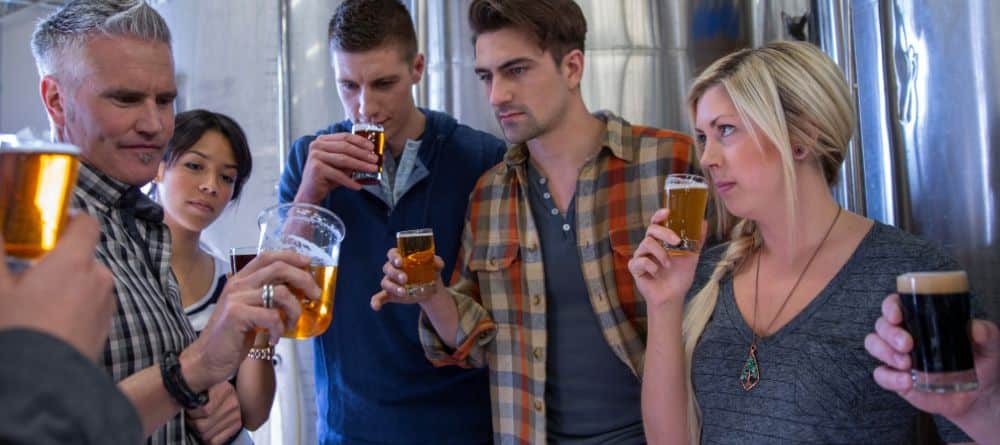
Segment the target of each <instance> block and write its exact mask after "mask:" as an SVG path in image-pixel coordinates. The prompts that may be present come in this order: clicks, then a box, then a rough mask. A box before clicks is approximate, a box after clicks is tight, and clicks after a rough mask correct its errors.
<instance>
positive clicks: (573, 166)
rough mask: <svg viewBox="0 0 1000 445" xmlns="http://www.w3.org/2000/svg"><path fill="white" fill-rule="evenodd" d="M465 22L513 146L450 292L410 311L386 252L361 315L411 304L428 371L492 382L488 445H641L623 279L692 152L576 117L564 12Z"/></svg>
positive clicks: (640, 313) (633, 313)
mask: <svg viewBox="0 0 1000 445" xmlns="http://www.w3.org/2000/svg"><path fill="white" fill-rule="evenodd" d="M469 21H470V25H471V27H472V30H473V32H474V34H475V37H474V39H475V45H476V72H477V73H478V74H479V77H480V78H481V80H482V81H483V84H484V86H485V87H486V90H487V92H488V93H489V99H490V103H491V105H492V106H493V109H494V112H495V113H496V116H497V120H498V121H499V123H500V126H501V128H502V129H503V132H504V135H505V136H506V138H507V139H508V140H509V141H510V142H512V143H514V144H516V145H514V146H513V147H511V148H510V149H509V151H508V152H507V155H506V157H505V160H504V162H502V163H501V164H499V165H498V166H496V167H494V168H493V169H492V170H490V171H488V172H487V173H486V174H484V175H483V176H482V178H480V180H479V182H478V184H477V185H476V188H475V189H474V191H473V192H472V195H471V198H470V205H469V212H468V217H467V218H466V225H465V231H464V234H463V240H462V254H461V255H460V256H459V258H460V260H461V263H460V264H461V267H460V268H459V269H458V270H459V273H460V276H458V277H457V282H456V283H455V284H454V285H453V286H452V287H451V288H450V289H446V288H444V286H443V285H439V286H438V290H437V291H436V292H432V295H421V296H417V297H409V296H407V294H406V292H405V291H404V289H403V288H402V285H403V284H405V283H406V276H405V274H403V272H402V270H401V262H400V257H399V255H398V253H397V252H396V251H395V249H394V250H391V251H389V255H388V257H389V261H388V262H387V263H386V265H385V267H384V271H385V273H386V277H385V279H384V280H383V282H382V288H383V291H382V292H380V293H379V294H376V295H375V296H374V297H373V298H372V306H373V308H375V309H379V308H380V307H381V306H382V305H383V304H384V303H386V302H398V303H419V304H420V305H421V309H422V312H421V321H420V328H421V332H420V334H421V341H422V343H423V345H424V349H425V351H426V353H427V356H428V358H429V359H430V360H431V361H432V362H434V363H435V364H437V365H441V366H443V365H458V366H465V367H471V366H489V369H490V384H491V395H492V405H493V427H494V441H495V442H496V443H503V444H508V443H510V444H515V443H517V444H520V443H546V442H555V443H560V442H564V443H565V442H572V443H616V444H641V443H645V437H644V435H643V427H642V415H641V411H640V386H641V383H640V379H641V376H642V368H643V353H644V349H645V337H646V306H645V300H644V299H643V298H642V296H641V295H639V294H638V293H637V292H636V290H635V287H634V283H633V281H632V277H631V276H630V275H629V273H628V271H627V268H626V266H627V263H628V260H629V257H630V255H631V254H632V252H633V250H634V249H635V247H636V246H637V244H638V243H639V242H640V241H641V240H642V238H643V236H644V231H645V229H644V228H645V226H646V224H647V222H648V221H649V219H650V218H651V217H652V214H653V213H654V212H655V211H656V209H658V208H660V207H662V197H661V196H662V195H661V193H662V191H661V190H662V187H663V183H664V179H665V178H666V175H668V174H670V173H683V172H689V171H691V170H692V169H693V168H694V166H693V165H692V164H693V162H694V158H693V145H692V142H691V139H690V138H689V137H687V136H685V135H682V134H679V133H675V132H671V131H666V130H657V129H652V128H645V127H639V126H633V125H631V124H629V123H628V122H626V121H624V120H623V119H621V118H619V117H617V116H615V115H613V114H610V113H597V114H591V113H590V112H589V111H588V110H587V108H586V105H585V104H584V102H583V98H582V96H581V93H580V81H581V78H582V76H583V69H584V55H583V44H584V38H585V35H586V28H587V24H586V20H585V19H584V16H583V13H582V11H581V10H580V8H579V6H578V5H576V4H575V3H574V2H573V1H571V0H474V1H473V2H472V5H471V6H470V11H469ZM439 264H440V261H439Z"/></svg>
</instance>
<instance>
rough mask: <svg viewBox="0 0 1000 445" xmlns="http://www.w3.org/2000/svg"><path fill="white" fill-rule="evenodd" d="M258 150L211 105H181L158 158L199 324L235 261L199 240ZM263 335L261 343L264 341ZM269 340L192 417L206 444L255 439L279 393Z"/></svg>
mask: <svg viewBox="0 0 1000 445" xmlns="http://www.w3.org/2000/svg"><path fill="white" fill-rule="evenodd" d="M251 169H252V157H251V154H250V147H249V145H248V144H247V140H246V136H245V135H244V133H243V130H242V129H241V128H240V126H239V125H238V124H237V123H236V122H235V121H233V120H232V119H231V118H229V117H228V116H226V115H223V114H220V113H214V112H211V111H206V110H191V111H186V112H183V113H180V114H178V115H177V117H176V120H175V130H174V136H173V138H171V140H170V143H169V144H168V146H167V151H166V152H165V153H164V155H163V160H162V161H161V162H160V168H159V172H158V173H157V176H156V180H155V181H154V187H153V189H152V192H151V193H152V194H153V197H154V199H156V200H157V201H158V202H159V203H160V204H161V205H163V210H164V223H166V225H167V226H168V227H170V234H171V249H172V252H171V257H170V266H171V268H172V269H173V271H174V275H176V276H177V283H178V285H179V286H180V294H181V300H182V303H183V305H184V311H185V313H186V314H187V316H188V319H189V320H190V321H191V325H192V326H193V327H194V329H195V331H198V332H200V331H201V330H202V329H203V328H204V327H205V325H206V323H207V322H208V319H209V318H210V317H211V315H212V311H213V309H214V308H215V305H216V303H217V301H218V299H219V295H220V294H221V293H222V289H223V288H224V287H225V285H226V279H227V274H228V273H229V263H228V261H226V260H225V259H223V258H220V257H219V256H217V255H213V254H212V253H211V252H212V249H211V248H209V247H208V246H207V245H206V244H204V243H202V242H201V232H202V231H203V230H205V228H207V227H208V226H209V225H211V224H212V223H213V222H215V220H216V219H218V217H219V215H221V214H222V211H223V210H225V209H226V207H227V206H228V205H229V203H230V202H233V201H235V200H236V199H237V198H239V196H240V192H241V191H242V190H243V186H244V185H245V184H246V181H247V179H249V177H250V171H251ZM266 341H267V340H266V337H259V338H258V342H257V343H255V344H266ZM271 351H272V350H271V348H270V347H261V348H257V347H255V348H253V349H251V352H250V356H249V358H247V359H245V360H244V361H243V364H242V365H241V366H240V368H239V371H238V372H239V374H238V375H239V379H238V380H234V381H233V382H234V384H233V385H228V386H227V385H220V386H222V388H221V389H219V392H218V394H219V396H218V397H216V394H210V395H209V396H210V397H209V403H208V405H206V406H205V407H204V408H203V409H199V410H197V411H188V412H187V419H188V420H189V421H190V422H191V423H192V424H193V426H194V428H195V429H197V430H198V432H199V433H200V434H201V437H202V439H203V440H204V442H205V443H208V444H216V443H222V444H250V443H252V441H251V440H250V437H249V434H247V433H246V431H245V430H243V429H242V427H243V426H245V427H246V428H249V429H257V428H258V427H260V425H262V424H263V423H264V422H265V421H266V420H267V417H268V414H269V413H270V409H271V403H272V402H273V400H274V387H275V383H274V368H273V367H272V365H271Z"/></svg>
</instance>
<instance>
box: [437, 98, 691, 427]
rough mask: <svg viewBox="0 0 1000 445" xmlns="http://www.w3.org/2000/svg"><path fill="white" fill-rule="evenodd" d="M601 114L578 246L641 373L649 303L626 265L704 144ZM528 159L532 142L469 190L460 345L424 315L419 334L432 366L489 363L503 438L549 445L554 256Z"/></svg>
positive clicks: (580, 195) (610, 338)
mask: <svg viewBox="0 0 1000 445" xmlns="http://www.w3.org/2000/svg"><path fill="white" fill-rule="evenodd" d="M597 116H598V117H599V118H600V119H602V120H603V121H605V122H606V124H607V128H606V131H605V132H604V134H603V147H602V149H601V150H600V151H599V153H598V154H597V155H596V156H594V157H593V158H591V159H590V160H588V161H587V162H586V163H585V164H584V166H583V167H582V168H581V170H580V175H579V179H578V180H577V188H576V194H575V196H576V221H577V226H578V227H577V231H578V232H577V233H578V237H577V238H578V239H577V243H578V249H579V254H580V260H581V263H582V264H581V266H582V267H583V276H584V279H585V280H586V286H587V289H588V294H589V295H588V296H589V299H590V302H591V305H592V306H593V310H594V314H595V315H596V316H597V320H599V322H600V324H601V328H602V331H603V334H604V339H605V340H606V341H607V342H608V345H609V346H610V347H611V350H612V351H614V353H615V355H616V356H618V358H619V359H621V361H622V362H624V363H625V364H626V365H628V366H629V368H630V369H632V371H633V372H634V373H635V374H636V376H637V377H639V378H641V376H642V367H643V355H644V353H645V339H646V305H645V300H644V299H643V297H642V296H641V295H639V293H638V291H637V290H636V289H635V283H634V282H633V280H632V276H631V275H630V274H629V272H628V269H627V263H628V261H629V259H630V258H631V257H632V253H633V252H634V250H635V248H636V247H637V246H638V244H639V242H640V241H641V240H642V239H643V237H644V236H645V231H646V225H647V223H648V221H649V219H650V218H651V217H652V215H653V213H654V212H655V211H656V210H657V209H659V208H661V207H662V206H663V184H664V180H665V179H666V175H667V174H669V173H684V172H690V171H692V170H693V169H694V168H695V166H694V146H693V144H692V141H691V138H690V137H688V136H686V135H683V134H680V133H676V132H672V131H667V130H658V129H653V128H645V127H638V126H632V125H630V124H629V123H628V122H626V121H624V120H623V119H621V118H619V117H617V116H614V115H612V114H610V113H607V112H602V113H598V114H597ZM527 160H528V149H527V147H526V146H525V145H524V144H519V145H515V146H513V147H511V148H510V149H509V151H508V152H507V155H506V157H505V160H504V162H502V163H500V164H498V165H497V166H496V167H494V168H493V169H491V170H490V171H488V172H486V173H485V174H484V175H483V177H482V178H480V180H479V182H478V184H477V185H476V188H475V189H474V190H473V192H472V195H471V197H470V202H469V212H468V216H467V218H466V223H465V230H464V233H463V235H462V251H461V253H460V254H459V261H460V267H459V268H458V269H457V276H456V282H455V283H454V284H453V285H452V287H451V293H452V296H453V298H454V300H455V303H456V305H457V307H458V312H459V332H458V333H457V338H456V339H455V340H456V344H458V345H459V346H458V348H457V349H455V350H451V349H450V348H448V347H447V346H446V345H445V344H444V343H443V342H442V341H441V338H440V337H439V336H438V333H437V332H435V331H434V328H433V326H432V325H431V323H430V322H429V321H428V319H427V317H426V316H425V314H423V313H422V314H421V321H420V338H421V342H422V343H423V346H424V350H425V352H426V354H427V357H428V359H430V360H431V362H433V363H434V364H436V365H439V366H445V365H458V366H463V367H472V366H489V368H490V386H491V397H492V404H493V428H494V439H495V440H494V442H495V443H499V444H528V443H534V444H544V443H545V441H546V440H545V439H546V435H545V359H546V350H545V348H546V313H545V307H546V303H545V299H546V295H545V276H544V266H543V261H544V260H543V258H542V250H541V248H540V247H539V239H538V232H537V230H536V227H535V222H534V219H533V217H532V214H531V206H530V204H529V202H528V189H527V184H528V182H527V174H526V171H525V165H526V162H527ZM549 260H550V261H551V260H557V259H549Z"/></svg>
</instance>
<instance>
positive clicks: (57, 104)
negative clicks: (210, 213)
mask: <svg viewBox="0 0 1000 445" xmlns="http://www.w3.org/2000/svg"><path fill="white" fill-rule="evenodd" d="M31 43H32V50H33V52H34V55H35V60H36V62H37V64H38V70H39V74H40V75H41V77H42V80H41V95H42V101H43V102H44V105H45V108H46V110H47V112H48V115H49V120H50V122H51V124H52V127H53V130H54V131H53V132H54V134H55V135H56V137H57V139H58V140H60V141H63V142H68V143H72V144H74V145H77V146H79V147H80V151H81V160H82V165H81V167H80V172H79V180H78V182H77V187H76V190H75V191H74V199H73V204H74V206H75V207H78V208H80V209H82V210H84V211H86V212H87V213H90V214H91V215H93V216H94V217H95V218H97V219H98V221H99V222H100V224H101V233H102V236H101V240H100V243H98V245H97V258H98V259H99V260H100V261H101V262H103V263H104V264H105V265H106V266H107V267H108V268H109V269H110V270H111V272H112V274H113V276H114V281H115V296H116V297H117V302H118V307H117V310H116V312H115V315H114V318H113V319H112V325H111V334H110V338H109V340H108V344H107V347H106V348H105V349H104V354H103V364H104V366H105V367H106V368H107V370H108V371H109V372H110V373H111V376H112V377H113V378H114V380H115V381H117V382H118V387H119V388H120V389H121V390H122V391H123V392H124V393H125V395H126V396H127V397H128V398H129V400H130V401H131V402H132V404H133V405H135V407H136V409H137V411H138V412H139V417H140V418H141V421H142V426H143V431H144V432H145V434H146V435H148V436H149V442H150V443H155V444H179V443H187V442H194V441H196V440H197V439H198V436H199V433H198V432H196V431H194V428H192V427H191V426H190V425H185V424H184V416H181V415H178V413H179V412H180V411H181V409H182V408H186V409H198V410H199V412H206V411H207V412H209V413H211V412H212V411H213V410H214V409H215V408H216V407H219V406H221V405H222V402H223V401H225V400H231V399H230V398H231V397H235V395H234V394H233V393H232V390H231V387H230V385H229V384H228V383H227V382H225V379H227V378H228V377H229V376H230V375H231V374H232V373H233V371H234V370H235V369H236V367H237V366H238V365H239V363H240V362H241V361H242V360H243V358H244V357H245V356H246V354H247V350H248V348H249V346H250V344H249V343H248V341H249V339H251V338H252V336H250V333H251V331H253V330H254V329H255V328H258V327H259V328H265V329H268V330H269V331H270V332H271V333H272V338H271V341H272V343H273V342H276V341H277V335H278V333H280V332H283V331H284V326H283V324H282V321H281V318H280V317H279V315H278V311H275V310H274V309H270V308H262V307H261V306H263V305H264V303H263V301H262V300H265V299H266V298H262V297H265V296H268V297H269V296H270V294H271V292H270V290H271V289H273V291H274V292H273V300H274V303H275V306H276V307H277V308H280V309H282V310H284V311H285V313H286V314H287V315H288V321H287V322H288V323H294V320H296V319H297V318H298V314H299V312H300V311H301V308H300V306H299V304H298V303H297V301H296V300H295V298H294V297H293V296H292V294H291V293H290V292H289V290H288V288H287V287H286V286H285V285H276V286H273V287H271V285H270V284H269V283H288V286H294V287H296V288H298V289H303V290H305V292H306V294H307V295H310V296H312V297H318V295H319V289H318V288H317V287H316V285H315V284H314V283H313V281H312V280H311V278H310V277H309V275H308V274H307V273H305V272H303V271H302V270H300V269H299V267H304V266H306V265H307V260H306V259H305V258H302V257H299V256H298V255H294V254H291V253H282V254H275V255H261V256H258V257H257V260H256V261H255V263H251V264H250V265H248V266H247V267H246V268H245V269H243V271H242V272H241V273H240V274H238V275H236V276H234V277H233V279H231V280H230V281H229V282H228V284H227V286H226V288H225V290H224V291H223V295H222V297H221V298H220V299H219V305H218V306H217V308H216V311H215V313H214V314H213V316H212V319H211V320H210V321H209V324H208V326H206V328H205V330H204V331H203V332H202V334H201V336H200V337H197V338H196V337H195V334H194V331H193V330H192V329H191V326H190V324H188V321H187V318H186V317H185V315H184V311H183V309H182V308H181V299H180V297H179V295H178V286H177V280H176V278H175V277H174V275H173V272H172V271H171V270H170V233H169V231H168V230H167V227H166V226H165V225H164V224H163V222H162V209H160V208H159V207H158V206H157V205H155V204H153V203H152V202H151V201H148V199H147V198H145V196H144V195H143V194H142V193H141V192H140V191H139V189H138V186H141V185H143V184H145V183H147V182H149V181H150V180H152V179H153V178H154V177H155V175H156V170H157V166H158V161H159V160H160V159H161V158H162V155H163V151H164V149H165V148H166V144H167V142H168V141H169V140H170V137H171V135H172V134H173V129H174V110H173V102H174V97H175V96H176V95H177V93H176V86H175V84H174V66H173V57H172V53H171V48H170V31H169V29H168V28H167V24H166V22H164V21H163V18H162V17H161V16H160V15H159V14H158V13H157V12H156V10H154V9H153V8H152V7H150V6H149V5H147V4H146V3H145V2H144V1H136V0H76V1H72V2H70V3H69V4H67V5H66V6H65V7H63V8H61V9H60V10H59V11H56V12H55V13H54V14H52V15H51V16H49V17H48V18H46V19H45V20H44V21H42V22H41V23H39V24H38V27H37V28H36V30H35V34H34V36H33V39H32V42H31ZM68 284H69V285H72V283H68ZM264 288H268V289H269V291H268V292H264V290H263V289H264ZM227 388H228V389H227ZM206 396H207V397H206ZM213 429H215V430H217V429H219V428H213ZM222 429H223V430H226V431H228V433H229V436H231V435H232V434H233V433H235V432H236V431H237V430H238V429H239V425H233V426H227V427H226V428H222ZM224 433H225V431H224V432H223V433H221V434H220V433H219V432H218V431H213V434H211V435H210V436H211V437H201V439H206V441H207V442H209V443H219V442H221V441H223V440H225V439H227V438H228V437H225V434H224ZM202 436H204V435H202Z"/></svg>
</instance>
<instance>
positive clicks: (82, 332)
mask: <svg viewBox="0 0 1000 445" xmlns="http://www.w3.org/2000/svg"><path fill="white" fill-rule="evenodd" d="M99 235H100V226H99V224H98V223H97V221H95V220H94V218H92V217H91V216H90V215H86V214H78V215H74V216H71V217H70V219H69V221H68V222H67V224H66V227H65V228H64V230H63V233H62V235H61V236H60V238H59V243H58V244H57V245H56V247H55V248H54V249H53V250H52V251H51V252H49V253H48V254H46V255H45V256H44V257H42V259H41V261H39V262H38V263H37V264H35V265H33V266H31V267H30V268H28V269H26V270H24V271H21V272H20V273H17V274H14V273H11V272H10V270H9V269H8V268H7V263H6V262H4V263H3V264H2V265H0V329H9V328H16V327H20V328H28V329H34V330H37V331H42V332H45V333H47V334H49V335H53V336H55V337H56V338H59V339H60V340H63V341H65V342H66V343H69V344H70V345H72V346H73V347H74V348H76V349H77V350H78V351H80V352H81V353H82V354H83V355H85V356H87V357H88V358H90V359H91V360H94V361H97V359H98V357H100V354H101V352H102V351H103V350H104V346H105V343H106V342H107V340H108V331H109V330H110V329H111V316H112V315H113V314H114V311H115V297H114V294H113V293H112V292H111V291H112V289H113V286H114V280H113V279H112V276H111V272H110V271H109V270H108V269H107V268H106V267H104V265H103V264H101V263H100V262H99V261H97V259H96V258H95V256H94V252H95V250H96V246H97V240H98V238H99ZM0 251H5V249H4V248H3V240H2V239H0Z"/></svg>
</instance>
